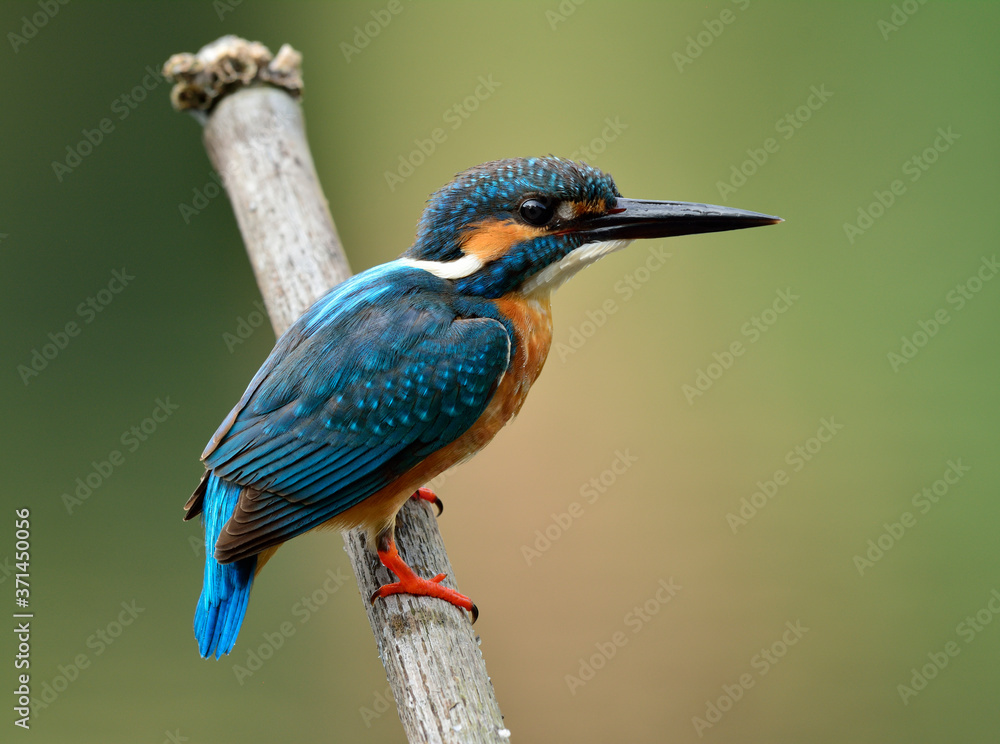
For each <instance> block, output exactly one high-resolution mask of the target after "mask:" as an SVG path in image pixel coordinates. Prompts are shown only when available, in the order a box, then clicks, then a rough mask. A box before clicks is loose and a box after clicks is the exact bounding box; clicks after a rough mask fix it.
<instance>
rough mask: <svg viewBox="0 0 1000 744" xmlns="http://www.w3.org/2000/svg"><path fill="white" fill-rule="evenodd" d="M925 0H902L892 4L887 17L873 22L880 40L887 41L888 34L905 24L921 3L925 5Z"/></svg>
mask: <svg viewBox="0 0 1000 744" xmlns="http://www.w3.org/2000/svg"><path fill="white" fill-rule="evenodd" d="M926 4H927V0H903V2H901V3H893V4H892V13H890V14H889V17H888V18H887V19H881V18H880V19H879V20H877V21H876V22H875V27H876V28H877V29H878V31H879V33H880V34H882V40H883V41H888V40H889V35H890V34H893V33H895V32H896V31H899V29H901V28H902V27H903V26H905V25H906V24H907V23H908V22H909V20H910V18H911V17H912V16H914V15H916V13H917V11H918V10H920V6H921V5H926Z"/></svg>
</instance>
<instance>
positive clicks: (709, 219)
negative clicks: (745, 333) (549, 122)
mask: <svg viewBox="0 0 1000 744" xmlns="http://www.w3.org/2000/svg"><path fill="white" fill-rule="evenodd" d="M776 221H778V219H777V218H774V217H769V216H767V215H760V214H757V213H755V212H743V211H741V210H734V209H729V208H728V207H716V206H712V205H706V204H688V203H686V202H648V201H637V200H633V199H623V198H622V196H621V194H620V193H619V192H618V188H617V187H616V186H615V182H614V180H613V179H612V178H611V176H609V175H608V174H607V173H604V172H602V171H600V170H598V169H597V168H593V167H591V166H589V165H586V164H584V163H577V162H574V161H572V160H565V159H563V158H557V157H544V158H511V159H507V160H494V161H492V162H489V163H483V164H482V165H477V166H476V167H474V168H470V169H469V170H467V171H464V172H462V173H459V174H458V175H457V176H455V178H454V179H453V180H452V181H451V183H449V184H448V185H446V186H445V187H444V188H442V189H440V190H439V191H437V192H435V193H434V194H433V195H432V196H431V198H430V199H429V200H428V204H427V208H426V209H425V210H424V214H423V216H422V217H421V219H420V223H419V224H418V226H417V237H416V240H415V241H414V243H413V245H412V246H411V247H410V248H409V250H407V251H406V252H405V253H404V254H403V256H402V257H401V259H400V260H401V261H402V262H403V263H406V264H408V265H411V266H416V267H419V268H422V269H425V270H427V271H430V272H432V273H434V274H435V275H437V276H439V277H441V278H444V279H449V280H451V281H453V282H454V286H455V288H456V289H457V290H458V291H459V292H462V293H463V294H469V295H475V296H478V297H485V298H491V299H492V298H496V297H500V296H502V295H504V294H506V293H508V292H511V291H514V290H523V291H526V292H536V291H548V290H551V289H552V288H554V287H556V286H558V285H559V284H561V283H562V281H564V280H565V279H566V278H567V277H569V276H572V274H574V273H575V272H576V271H577V270H579V269H580V268H581V267H583V266H585V265H587V264H589V263H593V262H594V261H596V260H597V259H598V258H600V257H601V256H603V255H605V254H607V253H609V252H611V251H613V250H617V249H619V248H621V247H624V246H625V245H627V244H628V243H629V242H630V241H631V240H633V239H635V238H655V237H667V236H670V235H684V234H688V233H696V232H713V231H716V230H733V229H737V228H741V227H753V226H754V225H763V224H772V223H774V222H776Z"/></svg>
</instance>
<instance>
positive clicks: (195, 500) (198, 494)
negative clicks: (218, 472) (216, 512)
mask: <svg viewBox="0 0 1000 744" xmlns="http://www.w3.org/2000/svg"><path fill="white" fill-rule="evenodd" d="M208 473H209V471H208V470H206V471H205V472H204V473H202V476H201V480H200V481H199V482H198V487H197V488H195V489H194V493H192V494H191V498H189V499H188V500H187V503H186V504H184V508H185V509H187V513H186V514H185V515H184V521H185V522H186V521H187V520H189V519H194V518H195V517H197V516H198V515H199V514H201V510H202V506H203V504H204V502H205V491H206V490H207V489H208Z"/></svg>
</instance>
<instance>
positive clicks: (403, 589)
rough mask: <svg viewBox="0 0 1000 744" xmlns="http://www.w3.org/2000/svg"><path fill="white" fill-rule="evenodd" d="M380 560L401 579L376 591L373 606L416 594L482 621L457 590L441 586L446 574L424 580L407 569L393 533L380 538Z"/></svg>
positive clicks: (477, 611) (471, 603) (476, 610)
mask: <svg viewBox="0 0 1000 744" xmlns="http://www.w3.org/2000/svg"><path fill="white" fill-rule="evenodd" d="M377 544H378V558H379V560H380V561H382V565H383V566H385V567H386V568H388V569H389V570H390V571H392V572H393V573H394V574H396V577H397V578H398V579H399V581H397V582H396V583H394V584H386V585H385V586H381V587H379V588H378V589H376V590H375V591H374V592H373V593H372V596H371V601H372V604H375V600H376V599H378V598H379V597H388V596H389V595H391V594H415V595H423V596H425V597H437V598H438V599H443V600H444V601H445V602H450V603H451V604H453V605H455V606H456V607H460V608H461V609H463V610H467V611H468V612H471V613H472V622H473V623H474V622H476V620H477V619H478V618H479V608H478V607H476V605H475V603H474V602H473V601H472V600H471V599H469V598H468V597H466V596H465V595H464V594H459V593H458V592H457V591H455V590H454V589H449V588H448V587H446V586H441V582H442V581H443V580H444V577H445V574H438V575H437V576H435V577H434V578H433V579H423V578H421V577H419V576H417V575H416V574H415V573H414V572H413V569H412V568H410V567H409V566H408V565H406V562H405V561H404V560H403V559H402V558H401V557H400V555H399V551H398V550H397V549H396V541H395V540H394V539H393V537H392V529H388V530H386V531H385V532H383V533H381V534H380V535H379V536H378V540H377Z"/></svg>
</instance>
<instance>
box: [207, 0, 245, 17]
mask: <svg viewBox="0 0 1000 744" xmlns="http://www.w3.org/2000/svg"><path fill="white" fill-rule="evenodd" d="M242 4H243V0H212V10H214V11H215V15H216V16H217V17H218V19H219V20H220V21H222V20H225V18H226V16H227V15H229V14H230V13H232V12H233V11H234V10H236V8H238V7H239V6H240V5H242Z"/></svg>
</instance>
